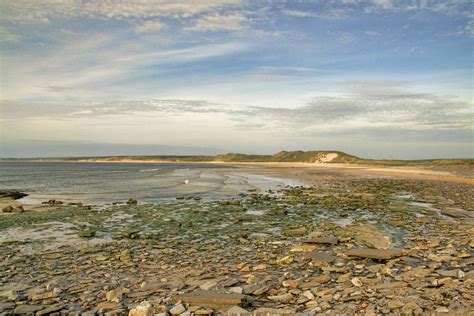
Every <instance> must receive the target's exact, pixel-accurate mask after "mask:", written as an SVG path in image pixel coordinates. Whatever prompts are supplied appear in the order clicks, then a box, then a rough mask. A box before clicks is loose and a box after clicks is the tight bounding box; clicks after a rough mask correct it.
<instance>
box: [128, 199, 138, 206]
mask: <svg viewBox="0 0 474 316" xmlns="http://www.w3.org/2000/svg"><path fill="white" fill-rule="evenodd" d="M137 204H138V201H137V200H135V199H128V201H127V205H137Z"/></svg>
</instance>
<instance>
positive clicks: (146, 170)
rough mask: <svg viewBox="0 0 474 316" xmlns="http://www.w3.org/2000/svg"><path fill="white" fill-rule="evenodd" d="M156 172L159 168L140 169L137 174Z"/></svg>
mask: <svg viewBox="0 0 474 316" xmlns="http://www.w3.org/2000/svg"><path fill="white" fill-rule="evenodd" d="M158 170H161V168H152V169H142V170H138V172H153V171H158Z"/></svg>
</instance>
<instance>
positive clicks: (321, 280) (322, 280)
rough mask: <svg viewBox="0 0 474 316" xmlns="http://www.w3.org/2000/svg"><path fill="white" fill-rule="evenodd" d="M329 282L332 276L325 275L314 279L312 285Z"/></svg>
mask: <svg viewBox="0 0 474 316" xmlns="http://www.w3.org/2000/svg"><path fill="white" fill-rule="evenodd" d="M329 281H331V276H330V275H329V273H324V274H321V275H318V276H317V277H314V278H312V279H311V281H310V283H316V284H324V283H328V282H329Z"/></svg>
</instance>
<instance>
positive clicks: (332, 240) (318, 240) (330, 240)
mask: <svg viewBox="0 0 474 316" xmlns="http://www.w3.org/2000/svg"><path fill="white" fill-rule="evenodd" d="M304 242H305V243H308V244H328V245H337V243H338V242H339V238H337V237H316V236H310V237H308V239H306V240H305V241H304Z"/></svg>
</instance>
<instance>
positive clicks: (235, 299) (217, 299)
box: [178, 290, 250, 306]
mask: <svg viewBox="0 0 474 316" xmlns="http://www.w3.org/2000/svg"><path fill="white" fill-rule="evenodd" d="M178 299H181V300H182V301H183V302H184V303H187V304H190V305H206V304H208V305H241V306H244V305H247V304H248V303H249V302H250V298H249V297H248V296H246V295H243V294H235V293H232V294H223V293H218V292H214V291H202V290H198V291H195V292H192V293H187V294H183V295H180V296H178Z"/></svg>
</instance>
